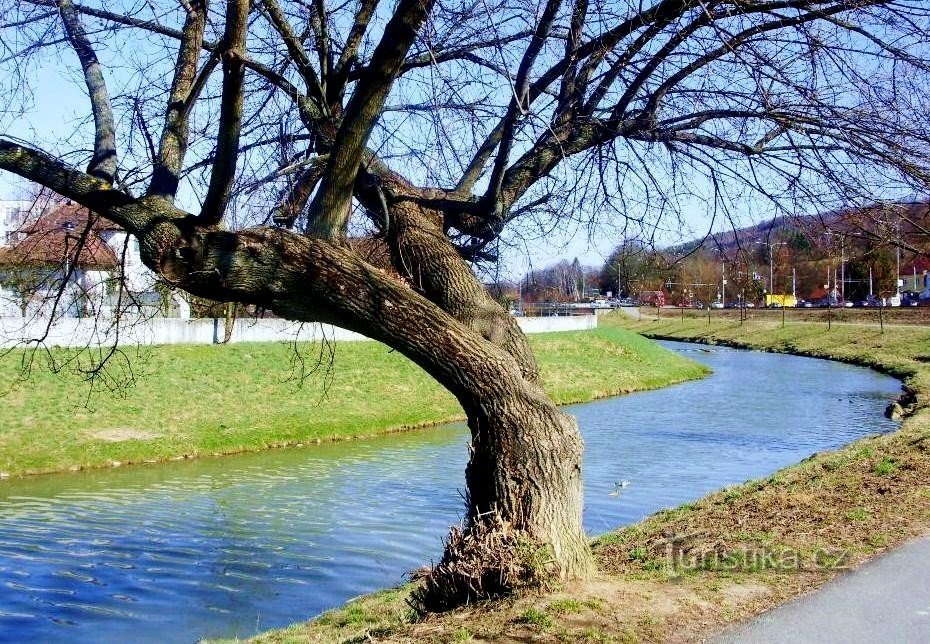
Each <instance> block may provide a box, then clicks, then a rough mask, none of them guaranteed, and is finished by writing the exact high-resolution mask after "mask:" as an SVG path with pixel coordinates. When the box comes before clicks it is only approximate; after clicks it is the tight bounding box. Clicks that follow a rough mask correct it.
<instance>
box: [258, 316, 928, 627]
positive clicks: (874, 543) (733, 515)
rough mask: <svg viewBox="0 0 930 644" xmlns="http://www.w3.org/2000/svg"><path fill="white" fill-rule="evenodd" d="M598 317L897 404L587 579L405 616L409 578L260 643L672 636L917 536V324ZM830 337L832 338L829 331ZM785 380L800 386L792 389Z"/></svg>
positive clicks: (922, 480) (921, 505) (638, 529)
mask: <svg viewBox="0 0 930 644" xmlns="http://www.w3.org/2000/svg"><path fill="white" fill-rule="evenodd" d="M601 324H602V325H603V326H616V327H623V328H625V329H633V330H636V331H638V332H641V333H645V334H648V335H651V336H655V337H668V338H675V339H681V340H693V341H702V342H713V343H723V344H732V345H735V346H744V347H751V348H757V349H761V350H769V351H786V352H792V353H799V354H804V355H812V356H816V357H824V358H832V359H839V360H844V361H846V362H853V363H856V364H864V365H868V366H872V367H875V368H878V369H881V370H882V371H885V372H888V373H891V374H893V375H896V376H898V377H901V378H902V379H903V380H904V382H905V386H906V387H907V397H906V399H905V400H904V403H905V405H906V410H905V411H906V412H907V413H908V414H909V415H908V417H907V418H906V419H905V421H904V423H903V424H902V426H901V428H900V429H899V430H898V431H897V432H894V433H892V434H886V435H883V436H875V437H868V438H865V439H862V440H859V441H856V442H854V443H852V444H851V445H849V446H847V447H846V448H843V449H840V450H837V451H835V452H828V453H822V454H815V455H813V456H812V457H810V458H809V459H806V460H805V461H803V462H802V463H799V464H797V465H795V466H792V467H789V468H786V469H784V470H782V471H780V472H777V473H776V474H774V475H772V476H771V477H768V478H766V479H762V480H758V481H751V482H748V483H746V484H743V485H739V486H734V487H731V488H727V489H724V490H721V491H720V492H717V493H715V494H712V495H710V496H708V497H705V498H704V499H701V500H700V501H697V502H695V503H692V504H687V505H684V506H681V507H679V508H675V509H671V510H666V511H663V512H659V513H657V514H656V515H654V516H652V517H650V518H648V519H647V520H645V521H643V522H641V523H639V524H636V525H632V526H629V527H626V528H623V529H620V530H618V531H617V532H614V533H611V534H608V535H604V536H603V537H601V538H599V539H598V540H597V541H596V542H595V543H594V548H595V552H596V555H597V560H598V564H599V574H598V576H597V578H596V579H594V580H592V581H590V582H586V583H582V584H571V585H569V586H567V587H565V588H560V589H557V590H556V591H555V592H551V593H547V594H542V595H533V596H527V597H520V598H515V599H507V600H504V601H498V602H492V603H489V604H486V605H481V606H473V607H469V608H466V609H461V610H458V611H454V612H452V613H449V614H446V615H440V616H433V617H430V618H428V619H425V620H422V621H419V622H414V621H411V615H410V614H409V611H408V610H407V607H406V604H405V598H406V596H407V594H408V593H409V591H410V587H409V586H407V587H404V588H400V589H394V590H389V591H385V592H382V593H378V594H375V595H372V596H368V597H364V598H361V599H360V600H357V601H355V602H352V603H350V604H348V605H347V606H346V607H344V608H342V609H339V610H336V611H332V612H330V613H327V614H325V615H323V616H321V617H320V618H318V619H316V620H314V621H312V622H309V623H307V624H300V625H294V626H292V627H290V628H288V629H283V630H280V631H274V632H271V633H267V634H265V635H262V636H260V637H258V638H256V640H255V641H259V642H275V643H277V642H308V641H309V642H348V641H368V640H367V639H366V638H368V637H371V638H372V639H373V640H376V641H391V642H449V641H495V642H517V641H530V640H531V641H534V642H677V641H698V640H701V639H702V638H704V637H707V636H708V635H710V634H713V633H715V632H717V631H719V630H720V629H721V628H722V627H724V626H725V625H727V624H730V623H733V622H737V621H741V620H744V619H748V618H749V617H752V616H753V615H756V614H758V613H759V612H761V611H763V610H765V609H766V608H769V607H771V606H773V605H776V604H779V603H782V602H785V601H787V600H789V599H791V598H793V597H796V596H798V595H800V594H802V593H805V592H808V591H811V590H813V589H815V588H817V587H819V586H820V585H822V584H823V583H825V582H826V581H828V580H829V579H831V578H833V577H835V576H836V575H837V574H840V573H841V572H842V571H844V570H847V569H850V568H853V567H855V566H857V565H858V564H859V563H861V562H863V561H865V560H867V559H869V558H870V557H872V556H874V555H875V554H877V553H880V552H883V551H885V550H887V549H889V548H892V547H894V546H896V545H898V544H900V543H903V542H904V541H906V540H908V539H910V538H912V537H914V536H916V535H919V534H925V533H927V532H928V530H930V405H928V403H930V331H928V330H927V329H921V328H915V329H897V328H896V329H894V332H890V331H889V332H888V333H885V334H882V333H881V332H880V330H879V329H878V328H872V327H867V326H863V327H854V326H849V327H846V326H844V327H842V328H838V327H834V328H833V329H832V331H829V332H828V331H827V330H826V329H825V328H822V327H820V326H817V327H814V326H813V325H801V324H798V325H788V326H787V327H786V328H785V329H782V328H781V326H780V323H776V322H772V323H746V324H744V325H740V324H739V322H738V321H735V322H729V321H724V322H721V323H719V324H716V325H711V326H710V327H708V325H707V322H706V320H696V321H685V322H681V321H680V320H668V321H662V322H658V323H657V322H634V321H631V320H628V319H622V318H619V317H607V318H602V319H601ZM831 334H832V335H831ZM798 386H799V387H802V386H804V383H800V382H799V383H798Z"/></svg>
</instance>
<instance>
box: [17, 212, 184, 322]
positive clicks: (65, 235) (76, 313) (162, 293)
mask: <svg viewBox="0 0 930 644" xmlns="http://www.w3.org/2000/svg"><path fill="white" fill-rule="evenodd" d="M117 309H119V311H120V312H139V313H148V314H152V315H163V316H166V317H185V318H186V317H189V316H190V307H189V306H188V304H187V302H186V301H185V300H184V299H183V298H181V297H180V296H179V295H177V294H175V293H174V292H172V291H169V290H168V289H165V288H164V287H161V286H159V283H158V280H157V278H156V276H155V275H154V273H152V272H151V271H150V270H149V269H148V268H147V267H146V266H145V265H144V264H143V263H142V260H141V257H140V256H139V245H138V241H137V240H136V239H135V237H133V236H131V235H129V234H128V233H127V232H126V231H125V230H123V229H122V228H120V227H119V226H117V225H116V224H113V223H112V222H110V221H108V220H106V219H104V218H102V217H97V216H92V215H91V213H90V211H89V210H88V209H87V208H84V207H82V206H79V205H77V204H74V203H71V202H70V201H66V202H63V203H53V204H50V205H48V206H47V207H46V208H38V207H36V206H34V205H32V204H31V202H9V201H7V202H0V316H26V317H35V316H38V317H48V316H51V315H52V314H53V312H54V313H55V314H57V315H63V316H66V317H84V316H96V315H113V314H114V313H116V312H117Z"/></svg>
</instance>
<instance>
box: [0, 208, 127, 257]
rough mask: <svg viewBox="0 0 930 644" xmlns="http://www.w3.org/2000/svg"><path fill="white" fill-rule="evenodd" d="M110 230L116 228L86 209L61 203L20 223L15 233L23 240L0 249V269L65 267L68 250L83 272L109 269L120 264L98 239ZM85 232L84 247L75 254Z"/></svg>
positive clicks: (111, 250) (110, 249)
mask: <svg viewBox="0 0 930 644" xmlns="http://www.w3.org/2000/svg"><path fill="white" fill-rule="evenodd" d="M88 226H89V230H88ZM109 230H119V227H118V226H116V225H115V224H113V223H111V222H109V221H107V220H105V219H103V218H102V217H98V216H95V215H94V216H92V215H91V213H90V211H89V210H88V209H87V208H84V207H82V206H78V205H77V204H73V203H70V202H68V203H64V204H61V205H60V206H57V207H55V208H54V209H52V210H50V211H48V212H46V213H45V214H43V215H41V216H40V217H39V218H38V219H36V220H34V221H27V222H26V223H25V224H23V226H22V227H21V228H20V229H19V231H17V232H18V234H19V235H20V236H23V235H24V237H22V238H21V239H20V240H19V241H17V242H15V243H14V244H13V245H12V246H9V247H7V248H2V249H0V266H7V267H9V266H33V265H40V264H41V265H49V264H51V265H55V264H64V261H65V252H66V251H67V254H68V260H69V261H70V262H76V263H77V265H78V266H80V267H81V268H82V269H85V270H111V269H114V268H116V266H117V265H118V263H119V262H118V260H117V257H116V254H115V253H114V252H113V249H112V248H110V247H109V246H108V245H107V244H106V242H105V241H104V240H103V239H102V238H101V234H102V233H104V232H106V231H109ZM85 231H87V239H86V240H85V243H84V247H83V248H82V249H81V252H80V254H76V252H75V250H76V249H77V247H78V243H79V240H80V238H81V236H83V235H84V233H85Z"/></svg>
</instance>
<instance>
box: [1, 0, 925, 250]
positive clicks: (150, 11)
mask: <svg viewBox="0 0 930 644" xmlns="http://www.w3.org/2000/svg"><path fill="white" fill-rule="evenodd" d="M7 5H8V6H7V7H5V8H4V9H3V24H4V30H3V31H4V34H5V37H4V39H3V44H4V48H5V50H6V51H5V52H4V53H5V61H4V62H5V65H6V66H7V67H8V68H10V69H13V68H17V69H21V70H28V68H29V61H31V62H32V63H33V64H38V63H39V61H40V60H42V59H47V58H52V57H54V58H55V59H56V60H57V61H58V64H61V65H66V66H72V67H74V68H75V69H83V74H84V77H85V79H86V83H87V87H88V88H89V90H88V92H89V95H90V99H91V100H89V101H88V104H87V106H86V108H85V109H87V111H88V114H89V116H91V117H92V118H93V121H94V123H95V124H96V132H97V136H96V143H95V144H94V153H93V158H92V165H93V168H91V170H92V172H91V173H92V174H94V173H97V174H98V175H100V176H101V177H106V176H107V174H108V173H110V174H112V172H113V171H114V168H113V166H115V155H116V154H118V155H119V158H120V164H119V166H120V175H121V178H122V179H123V181H124V182H125V183H126V184H128V185H132V186H134V187H135V189H136V190H137V191H143V190H144V191H146V192H148V193H149V194H159V195H164V196H169V197H172V196H174V195H175V194H176V193H177V190H178V182H179V181H181V182H189V185H190V186H191V188H192V189H193V192H194V194H195V195H198V196H197V199H198V200H199V201H200V203H201V204H202V210H203V211H202V212H201V217H203V218H204V221H205V222H208V221H218V220H220V219H221V218H222V216H223V214H224V211H225V210H226V208H227V205H228V202H229V199H230V198H235V197H236V196H240V197H241V196H242V195H245V196H246V197H248V199H249V203H250V204H252V211H253V214H254V215H262V214H264V215H265V216H266V217H270V216H271V215H274V216H276V217H277V218H278V221H280V222H286V223H288V224H290V223H291V222H292V221H295V220H296V221H297V222H298V226H299V228H301V229H306V230H314V231H315V232H316V233H317V234H324V235H330V236H336V237H338V236H341V235H344V234H345V231H346V226H347V224H348V219H349V214H348V213H349V201H347V199H351V197H353V196H354V198H355V199H357V200H359V201H360V202H361V204H362V205H363V206H364V208H365V209H366V211H367V213H368V218H369V219H370V220H371V221H370V225H371V226H374V227H375V228H380V227H382V226H383V225H384V221H383V216H382V213H381V212H380V211H382V210H383V208H382V207H381V204H380V200H381V194H379V191H378V190H376V189H373V188H372V187H371V186H373V185H374V184H379V186H383V184H384V183H385V182H387V183H390V182H392V181H393V182H400V183H402V184H403V185H404V186H405V188H404V190H405V191H406V192H409V193H410V194H411V195H415V196H416V197H417V198H418V199H419V200H420V201H421V202H424V203H426V202H430V203H433V204H434V205H439V206H441V207H442V210H443V211H444V213H445V214H446V217H447V219H448V222H447V226H446V228H447V230H448V231H449V232H450V234H451V235H453V237H454V238H455V239H456V240H457V241H458V242H459V245H460V246H466V245H467V248H470V249H471V252H472V253H475V252H478V249H479V248H481V249H483V248H485V247H486V246H487V245H488V243H489V242H490V241H491V240H493V239H495V238H496V236H497V235H498V234H499V232H500V230H501V227H502V226H503V225H504V224H506V223H507V222H509V221H510V220H512V219H513V218H515V217H517V216H518V215H520V214H522V213H525V212H532V211H539V210H541V209H547V208H548V211H549V212H550V213H554V214H556V215H559V214H566V215H567V214H574V213H572V210H573V209H574V208H576V207H577V205H578V204H579V203H585V204H586V209H587V211H588V212H587V215H588V216H591V215H593V214H594V211H596V210H598V209H604V208H608V209H612V210H613V211H614V212H618V213H619V214H620V215H628V216H630V217H634V218H635V217H639V216H642V212H643V211H644V210H646V209H648V208H653V209H658V210H661V209H663V208H669V207H670V205H671V204H673V201H671V200H673V199H674V198H675V197H677V196H684V195H699V196H701V197H703V198H711V199H716V201H717V203H716V205H717V206H719V207H721V208H726V207H727V206H728V205H729V204H730V203H731V200H733V199H735V198H736V197H737V196H738V195H741V194H745V193H746V191H751V192H752V193H754V194H755V195H756V196H758V197H762V198H764V199H769V200H772V201H773V202H775V203H777V205H778V206H779V207H781V208H783V209H785V210H789V209H791V208H794V207H796V205H797V204H802V205H809V204H810V205H814V206H821V205H823V204H830V203H831V202H832V203H835V198H836V196H837V194H842V195H843V197H844V198H847V199H850V200H856V199H865V198H868V197H869V196H876V195H875V193H876V192H879V193H880V194H878V195H877V196H879V197H884V196H890V195H886V194H884V193H883V191H888V190H895V189H897V190H898V191H900V190H903V189H905V186H907V185H911V186H914V185H916V186H917V188H911V189H922V188H923V186H924V184H925V180H926V176H925V171H924V168H925V167H926V165H927V164H926V155H927V146H926V144H927V136H926V127H925V125H926V122H925V121H926V116H925V115H926V114H927V113H928V112H927V110H926V109H925V105H924V99H923V96H924V95H925V94H926V92H925V88H926V80H927V76H926V74H927V62H926V60H927V36H926V34H927V33H928V31H927V29H926V27H927V26H928V25H927V21H928V16H927V14H928V10H927V8H926V7H925V6H924V5H923V3H920V2H881V1H877V0H876V1H855V2H850V1H846V0H844V1H833V2H821V1H807V0H805V1H801V0H778V1H767V2H692V1H681V0H678V1H673V0H666V1H663V2H657V3H655V4H653V5H651V6H644V5H642V3H631V2H612V3H598V4H591V3H589V2H587V1H586V0H578V1H577V2H574V3H569V2H562V1H552V2H546V3H544V4H534V3H513V2H500V1H494V0H489V1H481V2H462V3H438V4H436V6H433V4H432V2H419V1H418V2H406V3H405V2H400V3H398V4H396V5H394V4H391V5H387V4H386V3H379V2H377V1H367V0H366V1H362V2H347V3H327V2H324V1H323V0H320V1H318V2H312V3H311V2H290V1H286V0H258V1H255V2H243V1H239V2H224V3H220V2H216V3H212V4H210V5H208V3H206V2H202V1H193V2H181V3H173V2H163V3H157V4H156V3H150V2H146V3H142V2H130V1H126V2H117V3H112V2H106V3H93V2H90V3H87V4H77V3H73V2H59V1H58V0H24V1H23V2H9V3H7ZM69 46H70V49H71V50H72V51H71V52H68V51H67V49H68V48H69ZM97 49H99V50H106V52H107V53H106V54H105V55H103V56H104V58H108V59H109V62H110V63H111V65H110V67H111V68H110V69H107V68H106V66H105V65H101V63H100V62H99V60H98V55H97V54H96V53H95V50H97ZM171 51H174V52H175V54H176V55H172V56H170V55H168V53H169V52H171ZM45 64H48V63H45ZM24 73H25V72H24ZM11 79H13V80H11V83H10V84H11V85H12V86H10V87H7V91H8V92H13V93H15V91H16V90H20V91H25V89H26V87H27V86H28V84H29V81H27V79H16V78H15V75H11ZM19 80H21V82H18V81H19ZM32 82H34V81H32ZM108 84H109V87H108ZM108 90H109V92H108ZM111 95H112V96H111ZM114 112H115V116H114ZM14 123H15V121H14V120H13V119H10V118H8V119H7V120H6V123H4V126H5V127H6V129H7V132H8V133H10V134H13V133H15V130H14V129H13V127H14ZM114 132H116V134H118V137H117V136H115V134H114ZM107 149H109V152H106V151H105V150H107ZM107 164H108V165H107ZM358 167H360V168H361V178H360V180H359V181H358V183H357V185H356V184H355V183H353V182H354V180H355V177H356V174H357V173H358V170H357V168H358ZM317 188H319V190H317ZM395 189H396V188H395ZM382 191H383V187H382ZM315 192H318V194H316V195H315V197H313V199H311V195H314V194H315Z"/></svg>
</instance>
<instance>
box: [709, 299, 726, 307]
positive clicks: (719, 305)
mask: <svg viewBox="0 0 930 644" xmlns="http://www.w3.org/2000/svg"><path fill="white" fill-rule="evenodd" d="M710 308H712V309H722V308H723V302H721V301H720V300H717V301H715V302H711V303H710Z"/></svg>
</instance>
